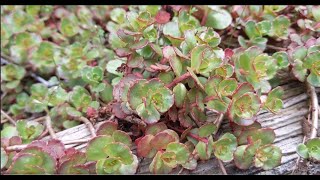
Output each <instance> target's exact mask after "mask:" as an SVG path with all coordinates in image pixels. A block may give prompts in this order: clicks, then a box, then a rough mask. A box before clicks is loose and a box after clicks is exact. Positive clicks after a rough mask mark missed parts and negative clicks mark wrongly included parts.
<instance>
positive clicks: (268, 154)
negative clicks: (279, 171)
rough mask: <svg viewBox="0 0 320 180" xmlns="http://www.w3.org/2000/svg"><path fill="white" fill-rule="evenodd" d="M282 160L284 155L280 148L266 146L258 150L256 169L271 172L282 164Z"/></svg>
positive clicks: (255, 161) (255, 160)
mask: <svg viewBox="0 0 320 180" xmlns="http://www.w3.org/2000/svg"><path fill="white" fill-rule="evenodd" d="M281 158H282V153H281V150H280V148H279V147H276V146H272V145H265V146H262V147H260V148H259V149H258V150H257V152H256V155H255V158H254V163H255V166H256V167H262V169H263V170H270V169H273V168H275V167H277V166H279V165H280V164H281Z"/></svg>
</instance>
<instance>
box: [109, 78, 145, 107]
mask: <svg viewBox="0 0 320 180" xmlns="http://www.w3.org/2000/svg"><path fill="white" fill-rule="evenodd" d="M138 79H142V77H140V76H138V75H137V74H128V75H127V76H125V77H123V78H122V79H121V80H120V82H119V83H118V84H117V85H115V86H114V88H113V92H112V94H113V97H114V99H115V100H117V101H121V98H122V96H123V95H125V94H126V93H127V91H128V89H129V87H130V85H131V84H133V83H134V82H135V80H138Z"/></svg>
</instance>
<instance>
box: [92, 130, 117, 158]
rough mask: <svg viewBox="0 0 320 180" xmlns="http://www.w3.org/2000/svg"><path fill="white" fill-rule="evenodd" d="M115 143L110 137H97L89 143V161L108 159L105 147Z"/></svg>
mask: <svg viewBox="0 0 320 180" xmlns="http://www.w3.org/2000/svg"><path fill="white" fill-rule="evenodd" d="M112 142H113V138H112V137H111V136H109V135H101V136H97V137H95V138H94V139H92V140H90V142H89V143H88V146H87V149H86V154H87V158H88V160H89V161H97V160H100V159H104V158H106V157H107V156H108V155H107V153H106V152H104V149H105V147H107V146H108V145H109V144H110V143H112Z"/></svg>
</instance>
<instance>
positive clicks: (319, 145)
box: [306, 138, 320, 161]
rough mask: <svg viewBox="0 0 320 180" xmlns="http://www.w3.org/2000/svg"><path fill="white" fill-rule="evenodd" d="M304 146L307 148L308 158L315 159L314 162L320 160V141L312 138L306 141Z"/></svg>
mask: <svg viewBox="0 0 320 180" xmlns="http://www.w3.org/2000/svg"><path fill="white" fill-rule="evenodd" d="M306 146H307V148H308V152H309V157H310V158H312V159H315V160H316V161H319V160H320V139H319V138H313V139H310V140H308V141H307V143H306Z"/></svg>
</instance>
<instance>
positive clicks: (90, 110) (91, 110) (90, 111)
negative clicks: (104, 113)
mask: <svg viewBox="0 0 320 180" xmlns="http://www.w3.org/2000/svg"><path fill="white" fill-rule="evenodd" d="M96 114H97V110H96V109H94V108H93V107H88V108H87V117H89V118H90V117H94V116H95V115H96Z"/></svg>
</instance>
